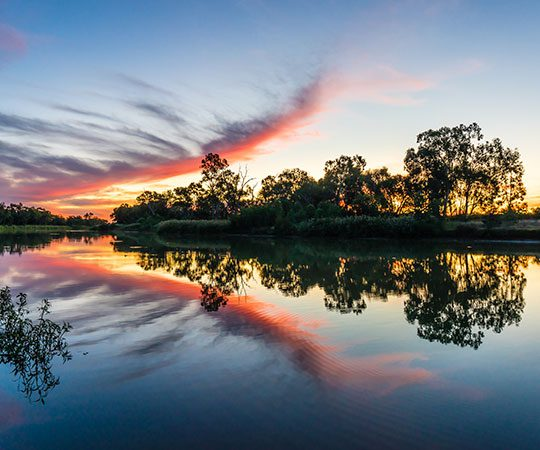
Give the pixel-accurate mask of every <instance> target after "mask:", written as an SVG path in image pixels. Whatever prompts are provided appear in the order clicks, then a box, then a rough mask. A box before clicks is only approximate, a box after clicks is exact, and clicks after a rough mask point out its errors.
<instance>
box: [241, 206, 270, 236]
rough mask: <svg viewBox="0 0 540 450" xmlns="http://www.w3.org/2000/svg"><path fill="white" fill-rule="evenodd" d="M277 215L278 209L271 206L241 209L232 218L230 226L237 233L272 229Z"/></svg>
mask: <svg viewBox="0 0 540 450" xmlns="http://www.w3.org/2000/svg"><path fill="white" fill-rule="evenodd" d="M279 214H280V208H279V207H276V206H273V205H264V206H251V207H249V208H243V209H242V210H240V212H239V213H238V214H237V215H236V216H233V217H232V218H231V226H232V228H233V229H235V230H238V231H248V230H251V229H253V228H262V227H273V226H274V225H275V223H276V219H277V217H278V215H279Z"/></svg>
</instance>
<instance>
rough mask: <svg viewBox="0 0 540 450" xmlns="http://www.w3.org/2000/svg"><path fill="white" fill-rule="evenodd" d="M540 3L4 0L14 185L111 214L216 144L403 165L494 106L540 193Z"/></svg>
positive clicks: (289, 157) (490, 121)
mask: <svg viewBox="0 0 540 450" xmlns="http://www.w3.org/2000/svg"><path fill="white" fill-rule="evenodd" d="M539 19H540V5H539V4H538V3H537V2H527V1H521V2H520V1H518V2H512V3H510V2H497V1H489V2H488V1H474V2H473V1H459V0H454V1H441V2H437V1H419V0H417V1H399V2H398V1H395V2H391V1H383V2H374V1H371V2H360V1H337V0H334V1H307V0H306V1H283V2H278V1H272V2H270V1H265V0H253V1H251V0H236V1H223V2H220V1H211V2H210V1H208V2H201V1H198V2H196V1H193V2H192V1H181V2H178V1H152V2H148V1H146V2H141V1H92V2H74V1H16V0H7V1H1V0H0V98H1V99H2V100H1V102H0V170H1V171H0V192H2V194H1V195H0V200H4V201H23V202H28V203H33V204H42V205H44V206H47V207H50V208H52V209H53V210H55V211H58V212H63V213H65V214H70V213H74V212H83V211H87V210H93V211H97V212H98V213H100V214H103V215H106V214H107V213H108V212H109V211H110V208H111V206H112V205H115V204H117V203H118V202H119V201H120V200H124V199H128V198H132V197H133V196H134V195H136V194H137V193H138V191H140V190H142V189H144V188H152V189H165V188H167V187H170V186H173V185H176V184H178V183H184V182H186V181H188V180H190V179H191V178H193V177H194V176H195V175H194V174H193V171H194V169H196V168H197V161H198V160H199V159H200V155H201V154H202V153H204V152H208V151H217V152H220V153H222V154H223V155H225V156H227V157H228V158H229V160H230V161H232V162H233V166H236V165H237V164H242V165H244V164H247V166H248V169H249V172H250V173H251V174H252V175H253V176H255V177H257V178H259V179H260V178H262V177H263V176H265V175H267V174H269V173H277V172H279V171H281V170H282V169H284V168H291V167H300V168H303V169H306V170H308V171H310V172H312V173H314V174H315V175H320V174H321V172H322V167H323V164H324V162H325V161H326V160H328V159H332V158H335V157H337V156H339V155H340V154H355V153H358V154H361V155H363V156H364V157H365V158H366V160H367V162H368V166H370V167H378V166H382V165H386V166H388V167H389V168H390V169H391V170H393V171H401V170H402V161H403V156H404V153H405V150H406V149H407V148H409V147H411V146H414V144H415V137H416V135H417V134H418V133H420V132H421V131H423V130H426V129H429V128H437V127H440V126H445V125H448V126H451V125H457V124H459V123H470V122H473V121H475V122H478V123H479V124H480V125H481V126H482V128H483V130H484V133H485V136H486V138H489V139H491V138H494V137H500V138H501V139H502V140H503V143H504V144H505V145H506V146H509V147H512V148H514V147H517V148H519V149H520V151H521V153H522V157H523V160H524V163H525V168H526V178H525V181H526V185H527V187H528V191H529V200H530V202H531V203H538V200H539V196H540V180H539V178H538V176H537V173H538V172H537V166H538V164H540V156H537V154H538V152H537V144H538V142H539V141H540V131H539V127H538V125H537V124H538V123H539V119H540V112H539V108H538V104H539V103H540V102H539V100H540V98H539V97H540V94H539V90H538V89H537V86H536V83H537V82H538V81H537V80H538V79H540V78H539V75H540V73H539V72H540V60H539V59H540V58H539V57H538V44H539V43H540V31H539V27H538V26H537V24H538V21H539Z"/></svg>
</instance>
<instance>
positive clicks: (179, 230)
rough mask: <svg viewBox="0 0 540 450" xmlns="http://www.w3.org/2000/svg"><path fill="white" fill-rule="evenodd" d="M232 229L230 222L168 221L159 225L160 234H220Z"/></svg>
mask: <svg viewBox="0 0 540 450" xmlns="http://www.w3.org/2000/svg"><path fill="white" fill-rule="evenodd" d="M230 228H231V222H230V221H229V220H175V219H173V220H166V221H164V222H161V223H159V224H158V226H157V228H156V231H157V232H158V233H159V234H165V235H166V234H220V233H226V232H227V231H229V230H230Z"/></svg>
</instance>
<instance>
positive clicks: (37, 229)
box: [0, 225, 70, 234]
mask: <svg viewBox="0 0 540 450" xmlns="http://www.w3.org/2000/svg"><path fill="white" fill-rule="evenodd" d="M69 230H70V227H67V226H60V225H0V234H39V233H54V232H63V231H69Z"/></svg>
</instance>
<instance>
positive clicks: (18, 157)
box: [0, 68, 431, 207]
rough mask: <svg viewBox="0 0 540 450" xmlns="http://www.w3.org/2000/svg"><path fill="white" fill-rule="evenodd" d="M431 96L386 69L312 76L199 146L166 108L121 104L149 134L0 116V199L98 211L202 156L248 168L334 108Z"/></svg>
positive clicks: (216, 128) (216, 129)
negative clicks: (113, 196) (120, 191)
mask: <svg viewBox="0 0 540 450" xmlns="http://www.w3.org/2000/svg"><path fill="white" fill-rule="evenodd" d="M122 80H123V81H124V82H125V83H127V84H129V85H130V86H131V87H132V88H136V89H139V91H140V92H142V93H144V92H146V93H147V94H148V97H150V98H152V97H153V96H155V95H160V96H162V97H163V98H164V97H165V96H167V98H169V99H170V97H171V95H170V93H169V92H168V91H165V90H162V89H160V88H158V87H155V86H152V85H150V84H148V83H146V82H143V81H140V80H137V79H134V78H131V77H128V76H123V77H122ZM429 87H431V84H430V83H429V82H427V81H424V80H421V79H416V78H414V77H411V76H408V75H406V74H402V73H400V72H398V71H395V70H393V69H391V68H384V70H378V71H377V72H373V73H365V74H364V75H362V76H357V77H356V78H350V77H349V78H345V77H343V76H339V75H336V74H333V75H332V76H328V75H327V74H319V75H318V76H315V77H312V78H310V79H309V80H308V81H307V82H306V83H305V84H303V85H301V86H300V87H298V88H297V89H296V90H295V91H294V92H293V93H292V94H291V95H290V97H289V99H288V101H285V102H284V103H282V104H281V105H279V106H278V107H276V108H273V109H271V110H268V111H266V112H263V113H261V114H258V115H255V116H252V117H248V118H246V119H242V120H229V119H227V118H223V117H221V118H219V117H218V118H216V119H215V123H213V124H209V125H208V126H207V127H206V128H205V130H206V138H203V139H202V141H201V140H195V139H191V138H190V137H189V135H190V132H191V131H192V130H193V129H194V127H193V125H192V124H190V123H189V122H188V120H187V119H185V118H184V117H182V116H180V115H179V114H178V112H177V110H176V109H175V108H174V107H172V106H170V105H169V104H168V102H167V101H154V100H148V99H145V100H120V102H121V104H122V105H124V107H127V108H128V109H129V111H128V112H129V113H130V114H128V115H127V117H132V116H133V115H134V114H135V117H138V115H140V114H141V113H142V114H143V117H144V116H147V117H148V116H149V117H151V118H152V119H156V120H157V121H158V125H159V126H158V127H154V128H151V126H150V124H148V123H147V122H144V123H145V126H144V127H143V126H141V125H140V124H137V125H136V124H133V123H129V121H128V120H127V119H126V120H122V121H119V120H117V119H115V118H113V117H111V116H110V115H109V114H104V113H101V112H94V111H90V110H86V109H81V108H76V107H72V106H69V105H61V104H51V105H50V106H51V107H52V108H53V109H54V110H56V111H60V112H62V113H66V114H68V116H69V117H71V116H72V117H74V118H76V119H77V120H61V121H60V120H56V121H54V120H45V119H41V118H32V117H23V116H19V115H15V114H7V113H2V112H0V168H1V169H2V171H1V172H0V185H2V186H3V187H5V188H4V189H3V192H2V193H3V195H2V198H1V199H0V200H3V201H13V202H15V201H22V202H28V203H43V202H46V201H47V202H49V203H50V202H51V201H52V202H53V203H54V202H56V203H57V204H61V203H63V204H64V205H65V206H69V202H70V199H71V201H73V200H76V199H77V196H81V195H87V194H94V196H95V204H96V205H102V206H103V205H105V204H108V201H104V200H103V199H100V198H99V195H96V194H99V192H101V191H103V190H105V189H108V188H111V187H112V186H114V185H120V184H126V183H150V182H156V181H159V180H163V179H167V178H171V177H174V176H178V175H182V174H187V173H191V172H194V171H196V170H198V168H199V164H200V159H201V156H202V155H204V154H207V153H209V152H214V153H219V154H220V155H222V156H223V157H225V158H227V159H229V160H231V161H235V160H245V159H250V158H252V157H254V156H255V155H257V154H258V153H259V152H260V151H261V150H262V149H263V147H264V146H265V144H267V143H269V142H271V141H273V140H275V139H287V138H288V137H291V136H294V135H295V134H296V133H297V132H298V131H299V130H300V129H302V128H304V127H306V126H307V125H310V124H312V123H313V121H314V120H315V118H316V117H317V115H318V114H319V113H321V112H323V111H326V110H327V109H329V108H330V105H331V104H332V103H333V102H335V101H336V100H339V99H344V100H348V101H373V102H379V103H389V104H403V103H407V104H408V103H412V102H413V100H414V98H413V97H412V95H414V94H415V93H417V92H420V91H422V90H425V89H428V88H429ZM81 117H83V118H85V119H87V120H88V121H81V120H80V118H81ZM214 117H215V116H214ZM94 120H97V122H94ZM109 201H110V200H109ZM72 206H73V207H76V206H77V203H76V202H74V203H72Z"/></svg>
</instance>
